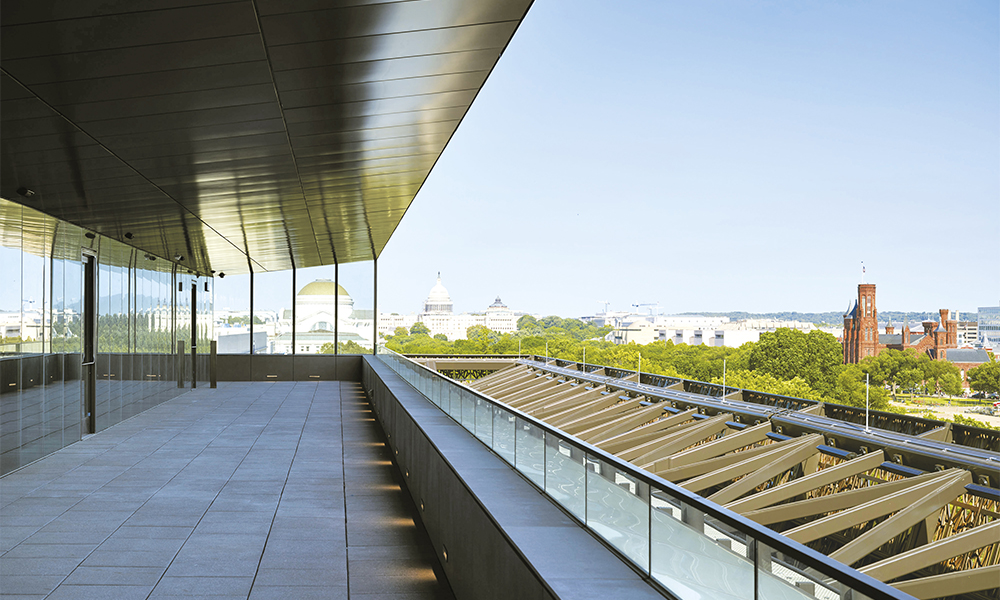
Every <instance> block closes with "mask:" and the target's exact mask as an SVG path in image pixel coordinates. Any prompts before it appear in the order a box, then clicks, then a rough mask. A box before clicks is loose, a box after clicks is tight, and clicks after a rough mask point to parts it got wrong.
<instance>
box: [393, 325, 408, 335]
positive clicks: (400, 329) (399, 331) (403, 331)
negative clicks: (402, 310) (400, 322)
mask: <svg viewBox="0 0 1000 600" xmlns="http://www.w3.org/2000/svg"><path fill="white" fill-rule="evenodd" d="M408 335H410V332H408V331H407V330H406V327H397V328H396V329H395V331H393V332H392V336H393V337H406V336H408Z"/></svg>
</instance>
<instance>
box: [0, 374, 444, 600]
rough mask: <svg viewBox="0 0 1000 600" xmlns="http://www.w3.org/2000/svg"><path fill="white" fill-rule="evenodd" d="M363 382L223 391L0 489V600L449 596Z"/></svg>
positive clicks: (75, 451) (198, 396)
mask: <svg viewBox="0 0 1000 600" xmlns="http://www.w3.org/2000/svg"><path fill="white" fill-rule="evenodd" d="M382 436H383V433H382V430H381V428H380V427H379V425H378V423H377V422H376V421H375V419H374V418H373V415H372V413H371V410H370V407H369V405H368V402H367V400H366V398H365V396H364V393H363V392H362V390H361V387H360V385H359V384H358V383H354V382H334V381H331V382H302V383H268V382H260V383H250V382H240V383H220V384H219V388H218V389H215V390H212V389H204V388H199V389H198V390H193V391H190V392H188V393H185V394H183V395H181V396H179V397H177V398H174V399H172V400H169V401H167V402H164V403H163V404H160V405H159V406H156V407H155V408H152V409H150V410H148V411H145V412H143V413H141V414H139V415H137V416H135V417H133V418H132V419H129V420H127V421H124V422H122V423H119V424H118V425H115V426H113V427H111V428H109V429H107V430H104V431H102V432H100V433H98V434H96V435H93V436H89V437H87V438H86V439H84V440H83V441H81V442H78V443H76V444H73V445H71V446H68V447H66V448H64V449H62V450H59V451H57V452H55V453H53V454H51V455H49V456H47V457H45V458H43V459H41V460H39V461H37V462H35V463H33V464H30V465H28V466H26V467H24V468H22V469H20V470H18V471H15V472H13V473H10V474H8V475H7V476H5V477H3V478H0V597H2V598H4V599H7V598H10V599H13V598H51V599H53V600H55V599H74V600H87V599H90V598H100V599H102V600H105V599H108V600H110V599H132V598H137V599H138V598H151V599H155V598H162V599H165V598H177V597H192V596H211V597H212V598H213V599H214V600H224V599H226V598H250V599H252V600H265V599H271V598H296V599H300V600H308V599H310V598H358V599H362V598H387V599H399V600H402V599H404V598H405V599H407V600H410V599H412V600H418V599H419V600H423V599H431V598H447V599H450V598H453V595H452V593H451V590H450V588H449V586H448V583H447V581H446V580H445V579H444V578H443V576H442V575H441V569H440V565H439V564H438V562H437V558H436V555H435V553H434V550H433V548H432V547H431V544H430V541H429V539H428V538H427V535H426V533H425V532H424V530H423V528H422V526H421V525H420V523H419V521H418V520H416V519H417V517H416V511H415V507H414V506H413V504H412V502H411V501H410V499H409V496H408V494H407V493H406V492H405V490H403V489H401V477H400V476H399V473H398V471H397V469H396V466H395V465H394V464H393V462H392V461H391V457H390V453H389V451H388V449H387V447H386V446H385V445H384V443H383V437H382Z"/></svg>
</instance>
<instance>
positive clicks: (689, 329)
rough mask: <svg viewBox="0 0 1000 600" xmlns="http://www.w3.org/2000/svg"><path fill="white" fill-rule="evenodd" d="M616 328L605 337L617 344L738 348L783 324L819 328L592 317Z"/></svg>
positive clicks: (679, 317)
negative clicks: (655, 343) (654, 343)
mask: <svg viewBox="0 0 1000 600" xmlns="http://www.w3.org/2000/svg"><path fill="white" fill-rule="evenodd" d="M598 319H599V320H600V321H602V322H604V323H605V324H606V325H609V326H611V327H614V329H613V330H612V331H611V332H610V333H609V334H608V335H607V336H605V338H604V339H605V340H607V341H610V342H614V343H616V344H629V343H635V344H649V343H651V342H655V341H660V342H666V341H667V340H670V341H671V342H673V343H674V344H688V345H701V344H705V345H708V346H726V347H730V348H736V347H739V346H742V345H743V344H745V343H747V342H756V341H758V340H759V339H760V334H761V333H764V332H766V331H774V330H775V329H778V328H779V327H788V328H791V329H798V330H801V331H804V332H809V331H812V330H813V329H816V326H815V325H813V324H812V323H805V322H802V321H779V320H777V319H744V320H741V321H731V320H730V319H729V317H706V316H702V315H636V314H628V315H624V316H623V315H621V314H616V313H605V314H603V315H597V316H596V317H592V318H591V321H592V322H595V323H596V322H597V321H598Z"/></svg>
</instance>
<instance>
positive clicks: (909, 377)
mask: <svg viewBox="0 0 1000 600" xmlns="http://www.w3.org/2000/svg"><path fill="white" fill-rule="evenodd" d="M862 370H863V371H865V372H866V373H868V374H869V375H870V376H871V380H872V382H873V383H878V384H879V385H888V386H889V389H890V391H891V393H892V399H893V400H895V399H896V388H897V387H899V386H902V387H903V388H910V387H913V386H915V385H917V384H918V383H920V382H921V381H922V380H923V367H922V364H921V360H920V357H919V356H918V355H917V353H916V352H914V351H913V350H905V351H900V350H883V351H882V352H879V354H878V356H869V357H867V358H865V359H864V360H863V361H862Z"/></svg>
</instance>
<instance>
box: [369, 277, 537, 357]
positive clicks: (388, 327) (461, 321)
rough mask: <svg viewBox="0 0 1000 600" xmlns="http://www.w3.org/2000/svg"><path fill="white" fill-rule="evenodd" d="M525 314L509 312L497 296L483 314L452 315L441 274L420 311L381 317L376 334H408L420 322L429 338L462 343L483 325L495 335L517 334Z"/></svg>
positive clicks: (449, 297)
mask: <svg viewBox="0 0 1000 600" xmlns="http://www.w3.org/2000/svg"><path fill="white" fill-rule="evenodd" d="M526 314H527V313H524V312H515V311H512V310H510V309H509V308H507V306H506V305H505V304H504V303H503V302H502V301H501V300H500V297H499V296H497V299H496V300H495V301H494V302H493V304H491V305H490V306H488V307H487V308H486V310H485V311H484V312H482V313H462V314H455V312H454V303H453V302H452V301H451V295H449V294H448V290H447V289H445V287H444V285H442V284H441V273H438V278H437V283H435V284H434V287H432V288H431V291H430V293H428V294H427V299H426V300H424V304H423V310H421V311H420V312H419V313H416V314H409V315H398V314H395V313H393V314H387V313H380V314H379V316H378V333H379V337H385V336H388V335H393V333H394V332H395V331H396V328H398V327H403V328H405V329H406V330H407V331H409V330H410V328H411V327H413V325H414V324H416V323H418V322H419V323H423V324H424V325H426V326H427V328H428V329H430V335H431V336H435V335H438V334H443V335H444V336H445V337H447V338H448V340H449V341H455V340H464V339H465V337H466V331H467V330H468V329H469V327H472V326H473V325H482V326H484V327H486V328H487V329H491V330H493V331H496V332H498V333H513V332H515V331H517V320H518V319H519V318H520V317H522V316H524V315H526Z"/></svg>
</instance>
